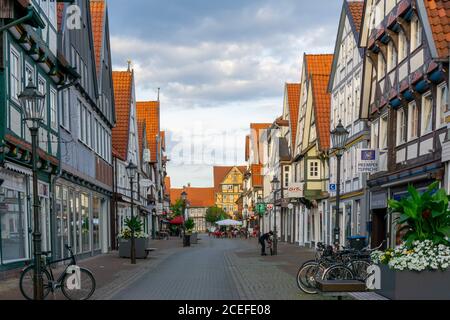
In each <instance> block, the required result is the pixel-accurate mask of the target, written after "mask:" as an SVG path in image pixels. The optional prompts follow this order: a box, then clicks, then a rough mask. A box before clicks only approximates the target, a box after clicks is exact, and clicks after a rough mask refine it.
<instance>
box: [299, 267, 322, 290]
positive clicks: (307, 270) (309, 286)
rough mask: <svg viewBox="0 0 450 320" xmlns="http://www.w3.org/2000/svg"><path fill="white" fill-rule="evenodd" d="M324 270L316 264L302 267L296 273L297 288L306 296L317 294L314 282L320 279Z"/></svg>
mask: <svg viewBox="0 0 450 320" xmlns="http://www.w3.org/2000/svg"><path fill="white" fill-rule="evenodd" d="M323 271H324V268H323V267H322V266H321V265H320V264H318V263H317V262H312V263H310V264H307V265H303V266H302V267H301V268H300V269H299V271H298V273H297V286H298V287H299V289H300V290H302V291H303V292H305V293H307V294H317V289H316V280H317V279H320V276H321V275H322V273H323Z"/></svg>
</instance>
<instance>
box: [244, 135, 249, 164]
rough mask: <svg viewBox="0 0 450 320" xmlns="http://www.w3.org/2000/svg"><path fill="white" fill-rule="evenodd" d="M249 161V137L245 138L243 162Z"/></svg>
mask: <svg viewBox="0 0 450 320" xmlns="http://www.w3.org/2000/svg"><path fill="white" fill-rule="evenodd" d="M249 159H250V136H245V161H248V160H249Z"/></svg>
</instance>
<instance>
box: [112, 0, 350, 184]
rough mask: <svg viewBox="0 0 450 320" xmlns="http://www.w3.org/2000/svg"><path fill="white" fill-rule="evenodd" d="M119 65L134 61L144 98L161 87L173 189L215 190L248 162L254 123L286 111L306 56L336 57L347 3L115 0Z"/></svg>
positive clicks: (115, 52) (114, 43) (140, 97)
mask: <svg viewBox="0 0 450 320" xmlns="http://www.w3.org/2000/svg"><path fill="white" fill-rule="evenodd" d="M108 3H109V14H110V29H111V42H112V51H113V64H114V68H115V69H116V70H118V69H125V68H126V62H127V60H128V59H130V60H132V63H133V67H134V70H135V74H136V86H137V92H136V96H137V99H138V100H155V99H156V97H157V88H161V108H162V110H161V118H162V119H161V120H162V128H163V129H164V130H166V131H167V132H168V155H169V158H170V159H171V163H170V165H169V169H168V171H169V175H170V176H171V178H172V185H174V186H182V185H185V184H187V183H189V182H190V183H192V185H194V186H211V185H212V183H213V182H212V166H213V165H239V164H244V146H245V135H246V134H248V133H249V130H250V129H249V124H250V122H273V120H274V119H275V118H276V117H278V116H280V115H281V112H282V103H283V93H284V92H283V89H284V83H285V82H298V81H299V79H300V68H301V57H302V55H303V53H304V52H307V53H331V52H332V51H333V49H334V41H335V38H336V33H337V24H338V19H339V14H340V9H341V6H342V1H341V0H315V1H311V0H226V1H225V0H165V1H163V0H127V1H123V0H109V2H108Z"/></svg>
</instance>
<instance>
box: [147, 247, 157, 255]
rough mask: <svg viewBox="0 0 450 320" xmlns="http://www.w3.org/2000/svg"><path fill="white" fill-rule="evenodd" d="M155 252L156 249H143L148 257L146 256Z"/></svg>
mask: <svg viewBox="0 0 450 320" xmlns="http://www.w3.org/2000/svg"><path fill="white" fill-rule="evenodd" d="M156 250H157V249H156V248H147V249H145V253H146V255H147V256H148V254H149V253H150V252H152V251H156Z"/></svg>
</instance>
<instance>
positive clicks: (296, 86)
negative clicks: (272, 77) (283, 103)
mask: <svg viewBox="0 0 450 320" xmlns="http://www.w3.org/2000/svg"><path fill="white" fill-rule="evenodd" d="M286 92H287V99H288V104H289V119H290V124H291V140H292V146H293V147H295V146H296V144H295V142H296V141H295V139H296V135H297V124H298V109H299V107H300V92H301V84H300V83H287V84H286Z"/></svg>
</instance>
